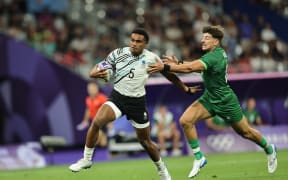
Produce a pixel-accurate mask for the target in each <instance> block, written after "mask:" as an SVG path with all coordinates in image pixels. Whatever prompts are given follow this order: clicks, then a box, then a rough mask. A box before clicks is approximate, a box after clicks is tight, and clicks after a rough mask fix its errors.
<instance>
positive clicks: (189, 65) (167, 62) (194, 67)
mask: <svg viewBox="0 0 288 180" xmlns="http://www.w3.org/2000/svg"><path fill="white" fill-rule="evenodd" d="M162 61H163V62H164V64H163V63H160V62H157V63H154V64H150V65H149V68H148V73H157V72H161V71H164V72H167V71H170V72H176V73H192V72H201V71H204V70H205V68H206V67H205V65H204V64H203V63H202V61H200V60H199V59H197V60H194V61H191V62H190V61H189V62H186V61H185V62H184V63H175V62H176V61H177V59H176V57H175V56H164V57H163V59H162Z"/></svg>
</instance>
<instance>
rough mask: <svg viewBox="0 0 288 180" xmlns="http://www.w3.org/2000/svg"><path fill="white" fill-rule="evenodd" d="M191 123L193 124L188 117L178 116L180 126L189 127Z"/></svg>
mask: <svg viewBox="0 0 288 180" xmlns="http://www.w3.org/2000/svg"><path fill="white" fill-rule="evenodd" d="M193 124H194V123H193V121H191V120H190V119H188V118H185V117H181V118H180V125H181V126H182V128H186V127H190V126H191V125H193Z"/></svg>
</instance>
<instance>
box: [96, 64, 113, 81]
mask: <svg viewBox="0 0 288 180" xmlns="http://www.w3.org/2000/svg"><path fill="white" fill-rule="evenodd" d="M102 69H106V71H107V77H106V78H99V79H102V80H104V81H105V82H108V81H110V80H111V79H112V77H113V68H112V66H111V65H110V64H109V63H108V62H106V61H101V62H100V63H98V70H102Z"/></svg>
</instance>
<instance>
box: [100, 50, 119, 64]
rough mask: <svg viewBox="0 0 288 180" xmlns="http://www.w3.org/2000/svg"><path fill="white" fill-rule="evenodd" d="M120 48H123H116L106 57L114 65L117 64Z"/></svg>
mask: <svg viewBox="0 0 288 180" xmlns="http://www.w3.org/2000/svg"><path fill="white" fill-rule="evenodd" d="M120 50H121V49H120V48H118V49H115V50H113V51H112V52H110V53H109V54H108V56H107V57H106V58H105V59H104V61H107V62H108V63H109V64H111V65H112V66H113V65H115V64H116V57H117V54H118V53H119V51H120Z"/></svg>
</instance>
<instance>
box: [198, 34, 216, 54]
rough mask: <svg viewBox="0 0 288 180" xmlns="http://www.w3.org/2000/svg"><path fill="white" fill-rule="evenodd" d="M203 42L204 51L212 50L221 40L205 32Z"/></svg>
mask: <svg viewBox="0 0 288 180" xmlns="http://www.w3.org/2000/svg"><path fill="white" fill-rule="evenodd" d="M201 43H202V50H203V51H212V50H213V49H214V48H215V47H216V46H217V45H218V44H219V40H218V39H216V38H213V37H212V35H211V34H209V33H203V36H202V39H201Z"/></svg>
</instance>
